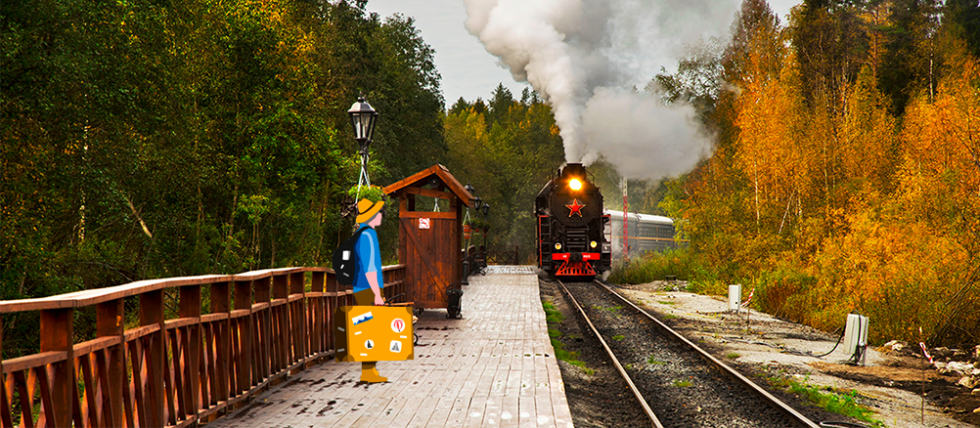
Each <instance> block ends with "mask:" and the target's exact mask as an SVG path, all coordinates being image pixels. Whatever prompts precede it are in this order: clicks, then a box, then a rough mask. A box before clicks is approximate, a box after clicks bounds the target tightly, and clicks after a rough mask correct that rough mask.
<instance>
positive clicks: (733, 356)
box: [725, 352, 742, 360]
mask: <svg viewBox="0 0 980 428" xmlns="http://www.w3.org/2000/svg"><path fill="white" fill-rule="evenodd" d="M741 356H742V355H741V354H739V353H738V352H729V353H728V354H726V355H725V358H728V359H729V360H735V359H738V357H741Z"/></svg>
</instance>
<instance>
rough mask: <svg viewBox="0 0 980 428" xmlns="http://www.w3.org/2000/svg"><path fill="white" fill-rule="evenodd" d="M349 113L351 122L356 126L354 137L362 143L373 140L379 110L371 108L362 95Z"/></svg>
mask: <svg viewBox="0 0 980 428" xmlns="http://www.w3.org/2000/svg"><path fill="white" fill-rule="evenodd" d="M347 114H348V115H350V122H351V125H352V126H353V127H354V139H356V140H357V141H358V142H359V143H361V144H364V143H368V142H371V140H372V139H373V138H374V126H375V125H376V124H377V122H378V120H377V119H378V112H377V111H375V110H374V109H373V108H371V104H368V102H367V101H365V100H364V97H360V98H358V99H357V102H355V103H354V105H352V106H351V108H350V110H347Z"/></svg>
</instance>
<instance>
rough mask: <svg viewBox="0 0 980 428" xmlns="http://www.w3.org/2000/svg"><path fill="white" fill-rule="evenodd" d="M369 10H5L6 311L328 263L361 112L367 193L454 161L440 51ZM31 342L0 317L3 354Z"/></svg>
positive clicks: (2, 262) (277, 5)
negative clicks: (170, 281) (445, 127)
mask: <svg viewBox="0 0 980 428" xmlns="http://www.w3.org/2000/svg"><path fill="white" fill-rule="evenodd" d="M365 5H366V1H363V0H362V1H351V2H346V1H340V2H319V1H289V0H284V1H261V2H259V1H231V2H210V1H203V2H196V1H191V2H167V1H163V2H155V1H120V2H91V1H73V0H58V1H54V0H52V1H17V0H15V1H9V2H7V1H5V2H4V4H3V7H2V8H0V21H2V26H0V31H2V39H0V44H2V48H0V50H2V55H3V66H2V67H0V73H2V74H0V88H2V99H0V103H2V104H0V105H2V116H0V138H2V141H3V144H2V146H0V159H2V162H3V164H2V171H0V174H2V183H3V184H2V186H0V209H2V226H0V227H2V232H0V266H2V268H0V296H2V299H3V300H9V299H20V298H29V297H43V296H49V295H54V294H60V293H66V292H73V291H78V290H82V289H90V288H98V287H106V286H113V285H119V284H124V283H128V282H131V281H136V280H141V279H147V278H161V277H174V276H184V275H201V274H208V273H225V274H229V273H238V272H243V271H246V270H252V269H265V268H270V267H284V266H317V265H325V264H329V261H328V260H329V259H330V255H331V252H332V251H333V249H334V248H335V247H336V245H337V242H338V239H341V238H346V237H347V235H349V234H350V232H351V225H352V220H351V219H345V218H342V217H341V215H340V211H341V205H342V204H343V202H344V195H346V192H347V190H348V189H349V188H350V187H351V186H352V185H356V184H357V180H358V172H359V165H360V158H359V156H358V154H357V143H356V142H355V141H354V139H353V135H352V134H353V133H352V130H351V125H350V122H349V118H348V116H347V110H348V109H349V108H350V106H351V104H352V103H353V102H354V101H355V100H356V99H357V97H358V95H360V94H363V95H364V96H365V97H366V98H367V100H368V101H369V102H370V103H371V104H372V106H373V107H374V108H375V109H376V110H378V111H380V112H381V116H380V119H379V125H378V132H377V133H376V135H375V138H374V143H373V144H372V146H371V149H372V150H371V153H372V154H371V164H370V170H371V177H372V180H373V182H374V183H378V184H388V183H391V182H394V181H397V180H399V179H401V178H403V177H405V176H407V175H409V174H412V173H415V172H417V171H419V170H421V169H423V168H427V167H429V166H431V165H432V164H434V163H437V162H438V161H439V160H440V159H442V158H443V157H444V156H445V153H446V144H445V141H444V138H443V131H442V120H443V116H444V112H443V105H444V103H443V100H442V95H441V91H440V87H439V83H440V76H439V73H438V71H437V70H436V69H435V66H434V65H433V62H432V57H433V51H432V49H431V48H430V47H429V46H428V45H426V44H425V43H424V41H423V40H422V39H421V37H420V36H419V33H418V30H417V29H416V28H415V27H414V21H413V20H412V19H411V18H408V17H405V16H400V15H395V16H392V17H388V18H384V19H382V18H381V17H379V16H377V15H375V14H369V13H366V12H365ZM405 154H411V155H408V156H406V155H405ZM387 226H388V227H389V228H391V229H390V231H389V232H388V233H382V237H383V238H387V239H386V240H387V248H388V249H389V251H387V252H386V254H387V257H388V259H389V260H390V259H391V258H392V257H393V251H391V249H392V248H394V246H395V245H396V243H397V237H396V235H397V233H396V232H394V231H395V230H397V229H394V228H392V227H393V226H394V227H397V225H396V223H395V222H389V224H388V225H387ZM383 244H384V242H383ZM19 316H24V317H31V316H33V317H34V320H33V321H31V320H21V319H19V318H18V317H19ZM84 324H85V323H82V325H84ZM36 326H37V322H36V314H31V313H27V314H17V316H10V315H8V316H5V317H4V319H3V329H4V335H3V337H4V338H5V339H6V340H4V346H3V352H4V355H5V356H7V355H15V354H17V353H18V352H19V350H20V349H21V348H31V347H36V343H30V342H31V340H33V341H35V342H36V340H37V337H36V336H37V335H36V334H33V335H32V334H31V333H30V332H31V330H30V329H32V328H33V329H36ZM24 329H27V330H24ZM81 330H82V331H80V332H79V330H76V332H78V334H81V335H84V334H88V333H91V332H87V331H85V329H81ZM15 338H20V339H24V340H22V341H19V342H18V340H19V339H15ZM11 339H14V340H11Z"/></svg>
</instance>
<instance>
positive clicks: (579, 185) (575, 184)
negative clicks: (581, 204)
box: [568, 178, 582, 191]
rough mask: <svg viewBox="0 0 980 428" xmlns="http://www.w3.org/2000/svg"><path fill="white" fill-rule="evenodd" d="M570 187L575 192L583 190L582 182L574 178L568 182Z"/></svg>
mask: <svg viewBox="0 0 980 428" xmlns="http://www.w3.org/2000/svg"><path fill="white" fill-rule="evenodd" d="M568 187H571V188H572V190H575V191H579V190H582V182H581V181H580V180H579V179H577V178H573V179H571V180H570V181H569V182H568Z"/></svg>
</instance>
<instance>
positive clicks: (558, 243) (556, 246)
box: [555, 242, 561, 250]
mask: <svg viewBox="0 0 980 428" xmlns="http://www.w3.org/2000/svg"><path fill="white" fill-rule="evenodd" d="M555 250H561V242H555Z"/></svg>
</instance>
